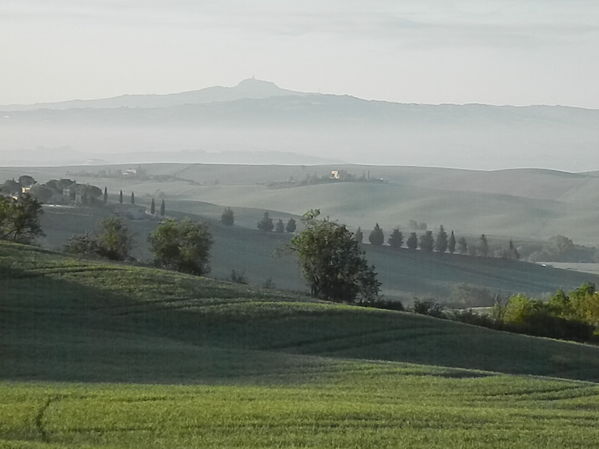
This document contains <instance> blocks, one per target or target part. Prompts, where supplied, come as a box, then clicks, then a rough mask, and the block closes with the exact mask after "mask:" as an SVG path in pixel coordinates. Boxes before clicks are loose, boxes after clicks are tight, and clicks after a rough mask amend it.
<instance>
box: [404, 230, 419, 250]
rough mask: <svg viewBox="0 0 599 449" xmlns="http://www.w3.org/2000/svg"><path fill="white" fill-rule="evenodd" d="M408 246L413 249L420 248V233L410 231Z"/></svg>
mask: <svg viewBox="0 0 599 449" xmlns="http://www.w3.org/2000/svg"><path fill="white" fill-rule="evenodd" d="M406 246H407V247H408V249H411V250H415V249H416V248H418V235H416V233H415V232H410V236H409V237H408V240H406Z"/></svg>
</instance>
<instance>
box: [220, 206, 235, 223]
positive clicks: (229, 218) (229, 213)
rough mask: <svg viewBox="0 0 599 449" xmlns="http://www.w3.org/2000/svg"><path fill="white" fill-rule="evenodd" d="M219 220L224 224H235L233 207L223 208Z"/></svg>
mask: <svg viewBox="0 0 599 449" xmlns="http://www.w3.org/2000/svg"><path fill="white" fill-rule="evenodd" d="M220 222H221V223H222V224H224V225H225V226H233V225H234V224H235V214H234V213H233V209H231V208H230V207H227V208H225V210H224V211H223V214H222V215H221V216H220Z"/></svg>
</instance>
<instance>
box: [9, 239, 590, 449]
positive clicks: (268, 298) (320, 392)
mask: <svg viewBox="0 0 599 449" xmlns="http://www.w3.org/2000/svg"><path fill="white" fill-rule="evenodd" d="M0 329H1V331H0V332H1V334H0V335H1V340H0V379H1V381H0V448H3V449H4V448H6V449H8V448H10V449H13V448H14V449H25V448H26V449H39V448H43V449H57V448H60V449H71V448H110V449H115V448H119V449H120V448H152V449H153V448H207V447H210V448H212V447H216V448H234V447H239V448H277V447H278V448H281V447H285V448H287V447H290V448H300V447H302V448H380V447H389V448H395V447H410V448H431V447H432V448H515V447H517V448H593V447H596V444H595V443H596V441H597V440H598V439H599V430H598V429H597V428H596V426H595V425H594V423H595V422H596V421H597V419H598V418H599V386H598V385H597V384H596V383H595V382H596V381H597V380H599V350H598V348H596V347H593V346H588V345H581V344H575V343H568V342H560V341H555V340H549V339H541V338H533V337H526V336H520V335H513V334H508V333H503V332H496V331H491V330H487V329H482V328H478V327H473V326H468V325H464V324H459V323H454V322H448V321H442V320H437V319H433V318H429V317H424V316H416V315H413V314H409V313H400V312H392V311H381V310H372V309H363V308H357V307H351V306H343V305H334V304H329V303H325V302H321V301H314V300H311V299H308V298H303V297H301V296H298V295H295V294H291V293H284V292H279V291H274V290H261V289H255V288H248V287H246V286H239V285H234V284H228V283H223V282H218V281H214V280H210V279H205V278H195V277H191V276H186V275H181V274H177V273H171V272H165V271H161V270H154V269H148V268H141V267H131V266H125V265H114V264H107V263H99V262H90V261H82V260H78V259H73V258H68V257H63V256H60V255H57V254H55V253H51V252H47V251H43V250H40V249H37V248H33V247H26V246H21V245H11V244H4V243H0Z"/></svg>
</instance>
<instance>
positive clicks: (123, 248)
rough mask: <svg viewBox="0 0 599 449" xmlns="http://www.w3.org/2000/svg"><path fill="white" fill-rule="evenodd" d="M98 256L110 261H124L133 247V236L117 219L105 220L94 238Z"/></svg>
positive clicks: (122, 222) (121, 221) (120, 220)
mask: <svg viewBox="0 0 599 449" xmlns="http://www.w3.org/2000/svg"><path fill="white" fill-rule="evenodd" d="M96 244H97V247H98V250H97V251H98V254H99V255H100V256H102V257H106V258H108V259H112V260H125V259H127V258H129V252H130V251H131V248H132V247H133V235H132V234H131V232H129V228H128V227H127V225H126V224H125V222H124V221H123V220H122V219H120V218H119V217H108V218H105V219H104V220H103V221H102V223H101V225H100V230H99V232H98V235H97V238H96Z"/></svg>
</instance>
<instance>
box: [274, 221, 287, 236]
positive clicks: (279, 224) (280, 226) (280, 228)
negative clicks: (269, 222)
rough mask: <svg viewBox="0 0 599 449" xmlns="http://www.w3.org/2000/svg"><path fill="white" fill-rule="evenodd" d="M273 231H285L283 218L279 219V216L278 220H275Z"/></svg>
mask: <svg viewBox="0 0 599 449" xmlns="http://www.w3.org/2000/svg"><path fill="white" fill-rule="evenodd" d="M275 232H279V233H282V232H285V223H283V220H281V219H280V218H279V221H277V224H276V225H275Z"/></svg>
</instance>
